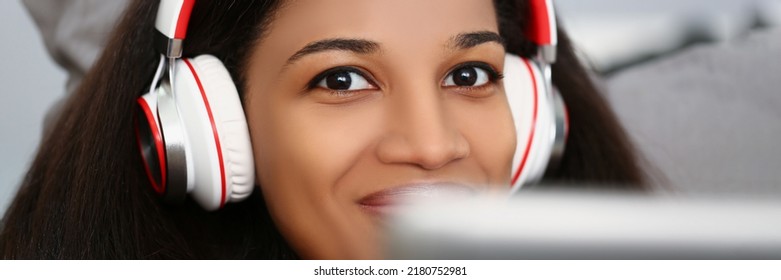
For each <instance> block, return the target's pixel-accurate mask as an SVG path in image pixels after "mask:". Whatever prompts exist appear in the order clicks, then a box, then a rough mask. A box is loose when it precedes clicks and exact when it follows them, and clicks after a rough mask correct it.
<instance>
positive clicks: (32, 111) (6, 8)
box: [0, 1, 65, 215]
mask: <svg viewBox="0 0 781 280" xmlns="http://www.w3.org/2000/svg"><path fill="white" fill-rule="evenodd" d="M0 38H2V43H0V56H2V58H0V61H2V62H1V63H0V84H2V89H0V215H2V214H4V213H5V209H6V208H7V206H8V204H9V203H10V201H11V199H12V198H13V196H14V194H15V193H16V190H17V187H18V184H19V183H20V181H21V178H22V176H23V174H24V172H26V170H27V168H28V167H29V165H30V161H31V160H32V156H33V155H34V154H35V150H36V149H37V146H38V142H40V137H41V129H42V122H43V117H44V114H45V113H46V111H47V109H48V108H49V106H51V105H52V104H53V103H54V102H55V101H56V100H58V99H59V98H60V97H62V96H64V90H65V72H64V71H63V70H61V69H59V68H57V66H56V65H55V64H54V62H53V60H52V59H51V58H50V57H49V55H48V53H47V52H46V49H45V48H44V45H43V40H42V39H41V37H40V35H39V33H38V30H37V28H36V26H35V24H34V23H33V21H32V18H31V17H30V15H29V14H28V13H27V10H25V9H24V7H23V6H22V3H21V2H20V1H0Z"/></svg>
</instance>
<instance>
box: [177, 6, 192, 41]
mask: <svg viewBox="0 0 781 280" xmlns="http://www.w3.org/2000/svg"><path fill="white" fill-rule="evenodd" d="M194 5H195V0H184V2H183V3H182V9H181V10H179V18H178V19H177V20H176V32H175V33H174V39H184V37H185V36H186V35H187V24H189V23H190V13H191V12H192V11H193V6H194Z"/></svg>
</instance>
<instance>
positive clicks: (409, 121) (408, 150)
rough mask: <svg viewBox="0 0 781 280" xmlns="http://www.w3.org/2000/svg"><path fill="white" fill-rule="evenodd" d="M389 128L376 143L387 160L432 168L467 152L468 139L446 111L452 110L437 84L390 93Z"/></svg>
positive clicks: (467, 154)
mask: <svg viewBox="0 0 781 280" xmlns="http://www.w3.org/2000/svg"><path fill="white" fill-rule="evenodd" d="M387 109H388V111H387V115H386V116H387V120H388V123H389V125H388V128H389V129H388V130H387V133H386V134H385V135H384V137H383V138H382V140H381V141H380V143H379V145H378V147H377V157H378V158H379V159H380V161H382V162H383V163H386V164H412V165H416V166H419V167H420V168H423V169H426V170H435V169H439V168H442V167H444V166H445V165H447V164H448V163H451V162H454V161H456V160H459V159H463V158H466V157H467V156H469V153H470V148H469V142H468V141H467V139H466V138H465V137H464V134H463V133H462V132H461V131H459V129H458V125H457V123H455V122H454V121H453V119H452V118H449V117H448V115H449V114H451V113H454V112H451V110H454V109H455V108H450V106H448V104H447V100H446V97H444V96H443V95H442V93H440V92H439V89H438V88H432V89H430V90H417V91H414V92H411V91H405V92H403V93H399V94H392V96H391V97H389V101H388V108H387Z"/></svg>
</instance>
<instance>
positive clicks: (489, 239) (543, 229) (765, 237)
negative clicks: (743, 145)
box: [387, 191, 781, 259]
mask: <svg viewBox="0 0 781 280" xmlns="http://www.w3.org/2000/svg"><path fill="white" fill-rule="evenodd" d="M389 229H390V235H389V243H388V247H387V249H388V257H389V258H392V259H781V201H779V200H756V199H755V200H750V199H726V198H718V199H702V198H700V199H691V198H689V199H687V198H675V197H661V196H640V195H622V194H607V193H596V194H595V193H591V194H587V193H572V192H542V193H540V192H534V191H532V192H521V193H519V194H518V195H516V196H515V197H512V198H499V197H482V196H481V197H470V198H465V199H459V200H457V201H453V200H442V201H427V202H426V203H425V204H417V205H413V206H411V207H409V208H407V209H404V211H401V212H400V213H399V215H398V216H397V217H394V219H393V220H392V222H391V223H390V227H389Z"/></svg>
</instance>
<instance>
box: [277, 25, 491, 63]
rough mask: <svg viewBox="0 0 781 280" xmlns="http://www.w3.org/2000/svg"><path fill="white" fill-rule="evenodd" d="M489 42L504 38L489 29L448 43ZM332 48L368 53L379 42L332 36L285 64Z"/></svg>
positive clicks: (464, 45)
mask: <svg viewBox="0 0 781 280" xmlns="http://www.w3.org/2000/svg"><path fill="white" fill-rule="evenodd" d="M489 42H495V43H498V44H500V45H502V46H504V39H503V38H502V36H499V34H497V33H496V32H491V31H478V32H469V33H461V34H458V35H456V36H454V37H452V38H451V39H450V43H449V44H448V45H449V46H451V47H452V48H455V49H468V48H473V47H475V46H478V45H481V44H484V43H489ZM333 50H339V51H349V52H354V53H359V54H370V53H374V52H377V51H379V50H380V44H379V43H377V42H374V41H369V40H365V39H348V38H332V39H325V40H319V41H315V42H312V43H309V44H307V45H306V46H304V47H303V48H302V49H301V50H299V51H297V52H296V53H295V54H293V55H292V56H290V58H288V59H287V62H286V63H285V65H290V64H292V63H294V62H296V61H297V60H299V59H301V58H302V57H304V56H307V55H310V54H314V53H319V52H324V51H333Z"/></svg>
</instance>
